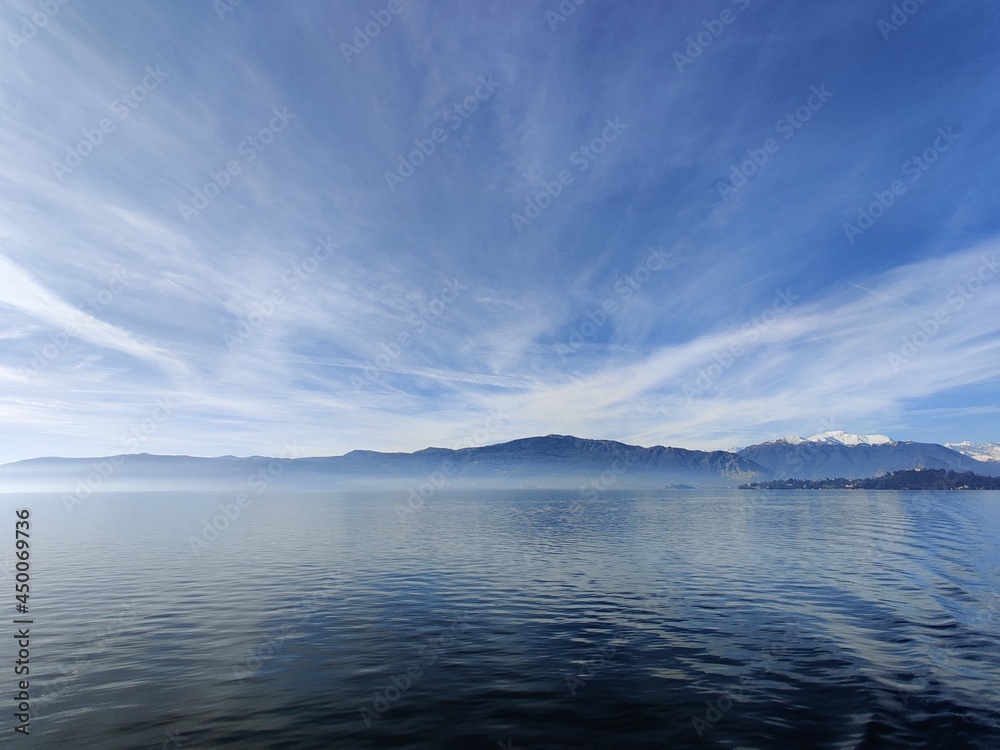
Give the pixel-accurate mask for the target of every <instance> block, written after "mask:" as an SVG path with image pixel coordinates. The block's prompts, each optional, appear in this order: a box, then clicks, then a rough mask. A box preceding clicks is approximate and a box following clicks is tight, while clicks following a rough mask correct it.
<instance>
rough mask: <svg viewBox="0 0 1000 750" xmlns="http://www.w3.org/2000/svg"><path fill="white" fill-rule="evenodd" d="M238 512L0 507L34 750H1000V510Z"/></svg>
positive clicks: (511, 505) (161, 501)
mask: <svg viewBox="0 0 1000 750" xmlns="http://www.w3.org/2000/svg"><path fill="white" fill-rule="evenodd" d="M235 494H236V493H171V492H150V493H135V494H133V493H108V494H104V495H98V496H95V497H93V498H92V499H90V500H88V501H87V503H86V504H85V505H84V506H83V507H80V508H76V509H75V512H74V513H73V514H68V513H67V512H66V511H65V509H64V507H63V503H62V502H61V500H60V498H59V496H56V495H4V496H2V498H0V507H2V509H3V513H5V514H7V515H8V516H11V517H13V512H12V511H13V509H14V508H15V507H30V508H31V510H32V528H33V540H32V565H33V567H32V575H33V577H32V582H33V584H32V598H31V616H32V617H33V618H34V625H33V626H32V627H33V630H32V633H33V638H32V671H31V678H32V693H33V697H34V702H33V715H32V722H31V736H30V738H18V739H19V741H20V745H21V746H23V747H26V748H28V747H30V748H65V747H71V746H72V747H81V748H88V747H101V748H137V747H149V748H160V747H167V748H172V747H181V748H214V747H227V746H232V747H259V748H279V747H296V748H313V747H315V748H330V747H333V748H386V747H393V748H414V749H415V748H428V749H430V748H456V749H457V748H462V750H466V749H468V748H483V749H484V750H494V749H495V748H500V747H517V748H523V749H524V750H529V749H530V750H536V749H538V748H609V747H628V748H664V747H671V748H675V747H681V748H683V747H705V748H712V747H728V748H737V747H738V748H773V747H792V748H794V747H810V748H875V747H878V748H895V747H900V748H902V747H940V748H995V747H997V746H998V745H1000V707H998V701H997V698H998V685H1000V554H998V546H1000V545H998V542H997V540H996V535H995V529H996V528H997V527H998V522H1000V502H998V498H997V496H996V493H991V492H982V493H978V492H965V493H920V492H885V493H875V492H861V491H855V492H836V491H831V492H796V491H788V492H778V493H754V492H739V491H722V490H720V491H703V490H697V491H683V490H672V491H663V492H640V493H634V492H624V491H620V492H605V493H602V494H601V497H600V498H598V499H597V500H593V501H587V500H581V499H579V497H578V496H577V494H576V493H572V492H552V491H546V492H542V491H513V492H490V493H469V492H457V491H447V490H442V491H439V492H437V493H435V494H434V495H433V496H432V497H431V498H430V499H429V500H428V501H427V503H426V505H425V506H424V507H423V508H420V509H418V510H416V511H414V512H412V513H408V514H405V516H403V518H402V520H401V519H400V516H399V514H398V513H397V512H396V510H395V508H396V506H397V505H398V504H400V503H402V502H404V501H405V493H395V494H380V493H376V492H371V493H335V492H311V493H297V494H294V493H292V494H281V493H278V492H277V491H275V492H273V493H268V494H266V495H263V496H261V497H259V498H257V499H256V500H255V502H254V503H253V504H252V505H251V506H250V507H249V508H247V509H245V510H244V511H242V513H241V514H240V515H239V517H238V518H236V519H234V520H233V521H232V522H231V524H230V526H229V528H227V529H225V530H224V531H222V532H221V533H219V536H218V538H217V539H215V540H213V541H211V542H210V543H208V544H207V545H204V546H203V545H197V550H198V554H195V552H194V551H193V547H192V544H191V541H190V540H191V537H198V538H201V535H202V532H203V529H204V524H205V521H206V520H210V519H211V518H212V517H213V516H214V515H215V514H216V513H218V507H219V503H220V502H221V503H227V502H231V501H232V498H233V496H235ZM3 577H4V579H5V580H7V581H9V580H10V579H11V577H12V573H11V572H10V565H9V564H8V565H7V566H5V568H4V575H3ZM9 640H10V639H4V643H5V645H4V647H3V649H4V654H5V658H8V659H10V658H12V647H11V644H10V643H9V642H8V641H9ZM508 742H510V743H511V744H509V745H508V744H507V743H508Z"/></svg>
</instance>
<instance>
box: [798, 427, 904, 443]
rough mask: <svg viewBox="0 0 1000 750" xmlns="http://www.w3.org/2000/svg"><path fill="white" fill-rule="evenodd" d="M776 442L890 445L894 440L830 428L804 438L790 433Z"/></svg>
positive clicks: (885, 436) (884, 436)
mask: <svg viewBox="0 0 1000 750" xmlns="http://www.w3.org/2000/svg"><path fill="white" fill-rule="evenodd" d="M778 442H784V443H788V445H802V443H828V444H831V445H891V444H892V443H895V442H896V441H895V440H893V439H892V438H891V437H889V436H888V435H853V434H851V433H850V432H844V431H843V430H830V431H829V432H821V433H819V434H818V435H813V436H812V437H808V438H804V437H799V436H798V435H790V436H789V437H786V438H781V440H780V441H778Z"/></svg>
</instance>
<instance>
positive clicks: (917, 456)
mask: <svg viewBox="0 0 1000 750" xmlns="http://www.w3.org/2000/svg"><path fill="white" fill-rule="evenodd" d="M970 445H971V444H970ZM912 469H946V470H953V471H960V472H974V473H977V474H981V475H984V476H1000V462H984V461H979V460H977V459H975V458H973V457H971V456H968V455H966V454H963V453H961V452H959V451H956V450H954V449H952V448H949V447H946V446H944V445H940V444H937V443H919V442H914V441H900V440H892V439H890V438H888V437H887V436H884V435H863V436H859V435H851V434H850V433H845V432H841V431H837V432H832V433H820V434H819V435H815V436H813V437H812V438H795V439H793V440H790V439H788V438H779V439H777V440H771V441H766V442H764V443H758V444H755V445H751V446H747V447H744V448H740V449H738V450H731V451H722V450H715V451H702V450H692V449H687V448H680V447H676V446H663V445H655V446H649V447H642V446H637V445H630V444H628V443H623V442H620V441H617V440H603V439H589V438H579V437H575V436H573V435H558V434H549V435H545V436H530V437H524V438H516V439H514V440H510V441H506V442H502V443H495V444H491V445H485V446H478V447H465V448H440V447H434V446H430V447H427V448H423V449H420V450H417V451H413V452H410V453H406V452H391V453H390V452H380V451H370V450H361V449H358V450H352V451H349V452H348V453H345V454H343V455H340V456H312V457H302V458H274V457H268V456H248V457H238V456H232V455H227V456H218V457H201V456H185V455H173V456H166V455H157V454H151V453H136V454H118V455H115V456H100V457H93V458H65V457H45V458H34V459H26V460H23V461H16V462H12V463H8V464H3V465H0V487H4V486H10V485H13V486H19V487H28V488H31V489H35V490H38V488H39V487H41V486H43V485H51V487H50V488H49V489H54V491H63V490H64V489H65V488H66V487H71V488H75V489H76V491H77V492H80V491H81V489H80V488H81V487H83V488H84V489H85V490H86V491H88V492H92V491H96V490H97V489H143V488H146V487H147V486H148V485H156V484H163V485H166V486H168V487H169V488H171V489H194V488H204V487H215V486H230V485H232V484H234V483H236V484H239V483H248V482H251V481H257V482H261V483H265V484H266V485H268V486H269V485H270V484H271V483H275V484H278V485H282V486H290V487H301V488H305V489H324V488H329V487H331V486H336V487H380V488H393V487H398V488H405V487H408V486H413V485H414V484H419V483H421V482H424V481H427V480H428V478H429V477H430V478H434V479H435V480H436V481H438V482H439V483H441V484H448V485H450V486H453V487H456V488H457V487H498V488H507V487H534V488H553V489H554V488H579V487H584V486H591V485H593V486H600V487H601V488H604V489H607V488H611V487H617V488H661V487H665V486H668V485H671V484H678V483H686V484H694V485H700V486H724V487H735V486H737V485H738V484H740V483H746V482H751V481H767V480H782V479H801V480H820V479H827V478H831V477H844V478H847V479H861V478H866V477H876V476H880V475H884V474H888V473H891V472H893V471H901V470H912ZM442 477H443V479H442Z"/></svg>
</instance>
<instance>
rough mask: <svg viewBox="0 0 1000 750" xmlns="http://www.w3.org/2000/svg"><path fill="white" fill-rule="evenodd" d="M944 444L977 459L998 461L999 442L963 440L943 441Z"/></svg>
mask: <svg viewBox="0 0 1000 750" xmlns="http://www.w3.org/2000/svg"><path fill="white" fill-rule="evenodd" d="M945 446H946V447H948V448H951V449H952V450H953V451H958V452H959V453H961V454H963V455H966V456H968V457H969V458H974V459H976V460H977V461H998V462H1000V443H970V442H969V441H968V440H965V441H963V442H961V443H945Z"/></svg>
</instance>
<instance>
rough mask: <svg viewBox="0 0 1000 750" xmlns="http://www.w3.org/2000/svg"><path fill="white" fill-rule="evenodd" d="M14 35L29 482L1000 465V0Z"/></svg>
mask: <svg viewBox="0 0 1000 750" xmlns="http://www.w3.org/2000/svg"><path fill="white" fill-rule="evenodd" d="M230 5H231V6H232V7H230ZM560 8H561V11H560ZM567 11H572V12H567ZM909 11H912V13H911V12H909ZM0 31H2V39H0V58H2V59H0V97H2V101H0V118H2V128H0V163H2V170H0V413H2V419H3V441H2V444H0V461H11V460H17V459H22V458H30V457H34V456H42V455H66V456H81V455H82V456H86V455H105V454H112V453H122V452H133V451H136V450H140V451H147V452H151V453H187V454H194V455H222V454H236V455H248V454H269V455H277V454H279V453H281V452H282V451H286V452H288V453H290V454H292V453H294V454H295V455H330V454H338V453H343V452H345V451H348V450H351V449H353V448H370V449H377V450H413V449H418V448H421V447H423V446H426V445H439V446H454V445H456V444H459V443H464V444H469V443H475V444H482V443H492V442H499V441H502V440H506V439H511V438H516V437H523V436H527V435H533V434H548V433H566V434H575V435H580V436H583V437H594V438H612V439H619V440H623V441H626V442H632V443H637V444H642V445H653V444H668V445H681V446H686V447H700V448H727V447H730V446H734V445H745V444H749V443H753V442H759V441H762V440H766V439H772V438H775V437H779V436H782V435H789V434H803V435H809V434H813V433H816V432H820V431H823V430H826V429H846V430H848V431H853V432H884V433H887V434H889V435H891V436H893V437H896V438H899V439H913V440H933V441H941V442H944V441H946V440H962V439H971V440H978V441H987V440H994V441H995V440H1000V432H998V430H997V428H996V424H997V415H998V411H1000V399H998V395H1000V366H998V365H1000V315H998V312H1000V273H998V271H1000V266H998V264H997V258H998V255H1000V242H998V239H997V238H998V235H1000V209H998V204H997V195H1000V148H998V138H997V134H998V133H1000V122H998V116H1000V97H998V96H997V93H996V92H997V91H998V90H1000V60H998V51H997V45H996V39H997V38H998V34H1000V8H998V7H997V6H996V5H995V4H994V3H987V2H972V3H926V4H924V5H921V4H920V3H919V2H917V1H916V0H910V2H909V3H902V4H897V5H896V8H895V9H894V6H893V4H892V3H889V2H867V1H866V2H860V1H853V0H851V1H848V2H840V3H815V2H812V3H802V2H793V1H792V0H786V1H783V2H782V1H779V2H767V3H764V2H761V1H759V0H736V1H735V2H733V1H730V0H718V1H715V2H670V3H652V2H648V3H645V2H644V3H638V2H634V3H611V2H597V1H596V0H587V2H583V3H582V4H580V5H579V6H577V5H576V4H575V3H574V2H571V1H568V2H564V3H563V4H562V5H560V3H559V2H557V1H556V0H548V1H547V2H518V1H514V2H510V1H505V2H494V3H488V2H482V3H460V2H436V3H427V2H416V1H414V2H402V1H400V2H391V3H390V2H374V3H365V2H351V3H338V4H334V3H328V2H297V1H290V2H282V3H264V2H259V1H258V0H244V2H242V3H239V4H236V2H235V0H233V2H229V1H228V0H220V2H217V3H215V4H214V5H213V3H212V2H210V0H199V1H198V2H194V1H193V0H185V1H181V2H169V3H168V2H157V3H150V2H135V3H127V4H126V3H118V2H86V3H85V2H82V1H76V0H74V1H72V2H66V3H65V4H63V3H61V2H59V1H58V0H52V1H51V2H47V3H46V2H37V1H36V2H20V1H18V0H15V1H13V2H9V3H6V4H5V5H4V6H3V8H2V9H0ZM374 32H377V33H374Z"/></svg>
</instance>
